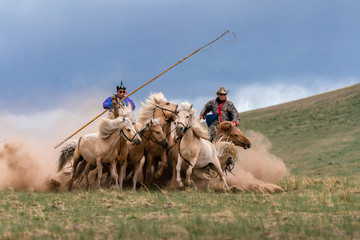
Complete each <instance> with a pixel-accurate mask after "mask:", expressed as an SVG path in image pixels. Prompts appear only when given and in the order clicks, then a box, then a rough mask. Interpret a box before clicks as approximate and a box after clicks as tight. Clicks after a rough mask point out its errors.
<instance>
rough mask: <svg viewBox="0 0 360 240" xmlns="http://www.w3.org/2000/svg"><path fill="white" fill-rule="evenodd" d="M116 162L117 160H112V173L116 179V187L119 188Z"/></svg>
mask: <svg viewBox="0 0 360 240" xmlns="http://www.w3.org/2000/svg"><path fill="white" fill-rule="evenodd" d="M116 163H117V162H116V161H112V162H111V166H110V173H111V178H113V179H114V180H115V188H116V189H119V182H118V173H117V169H116Z"/></svg>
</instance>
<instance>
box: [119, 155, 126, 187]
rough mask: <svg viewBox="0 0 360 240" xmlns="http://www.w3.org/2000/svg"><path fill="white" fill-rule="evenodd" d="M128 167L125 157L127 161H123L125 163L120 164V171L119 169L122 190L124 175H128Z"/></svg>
mask: <svg viewBox="0 0 360 240" xmlns="http://www.w3.org/2000/svg"><path fill="white" fill-rule="evenodd" d="M126 167H127V160H126V159H125V161H123V163H122V164H121V165H120V171H119V188H120V191H122V187H123V181H124V176H125V175H126Z"/></svg>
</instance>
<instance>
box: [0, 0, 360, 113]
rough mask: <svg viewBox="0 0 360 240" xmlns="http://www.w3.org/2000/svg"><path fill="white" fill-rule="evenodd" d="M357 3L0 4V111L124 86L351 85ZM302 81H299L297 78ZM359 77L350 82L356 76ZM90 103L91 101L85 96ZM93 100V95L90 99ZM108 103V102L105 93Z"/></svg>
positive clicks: (169, 92)
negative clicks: (227, 34) (229, 38)
mask: <svg viewBox="0 0 360 240" xmlns="http://www.w3.org/2000/svg"><path fill="white" fill-rule="evenodd" d="M359 5H360V3H358V1H325V0H320V1H310V0H309V1H296V2H294V1H285V0H272V1H266V2H264V1H225V2H224V1H223V2H221V3H220V2H218V3H214V2H209V1H136V2H133V1H76V2H74V1H61V2H51V1H31V2H29V1H26V2H20V3H19V2H14V1H1V2H0V31H1V35H0V46H1V47H0V79H1V88H0V106H5V107H7V108H11V109H12V110H14V109H15V107H13V106H16V109H15V110H21V109H22V110H27V111H32V110H36V109H50V108H52V107H54V105H55V106H56V105H60V104H62V101H63V96H64V95H66V94H72V93H74V94H75V93H77V92H79V91H81V92H84V91H86V90H87V89H88V88H94V89H99V90H100V91H101V92H108V93H109V94H110V95H111V93H112V92H113V90H114V87H115V86H116V84H118V83H119V81H120V80H124V81H125V82H126V85H127V87H128V89H135V88H137V87H138V86H140V85H142V84H143V83H145V82H146V81H148V80H150V79H152V78H153V77H155V76H156V75H157V74H159V73H160V72H162V71H164V70H165V69H166V68H167V67H169V66H171V65H172V64H175V63H176V62H177V61H179V60H181V59H182V58H183V57H185V56H187V55H188V54H190V53H191V52H193V51H194V50H196V49H197V48H198V47H201V46H202V45H204V44H206V43H207V42H209V41H211V40H213V39H215V38H216V37H217V36H219V35H220V34H222V33H223V32H224V31H225V30H227V29H230V30H231V31H233V32H234V33H235V34H236V37H237V39H236V41H234V42H225V41H218V42H216V43H214V44H213V45H212V47H211V48H210V49H209V50H208V51H200V52H199V53H197V54H196V55H194V56H193V57H191V58H190V59H188V60H187V61H185V62H183V63H181V64H180V65H179V66H177V67H176V68H174V69H172V70H171V71H169V72H168V73H166V74H165V75H164V76H162V77H161V78H159V79H158V80H157V81H155V82H153V83H151V84H150V85H149V86H147V87H146V88H145V89H144V90H142V91H140V92H139V93H137V96H134V97H135V99H139V100H140V99H143V98H144V97H145V96H146V95H147V94H148V93H149V92H150V91H162V92H164V93H165V94H166V96H171V97H173V98H178V99H184V98H185V99H186V98H189V99H191V97H192V96H194V95H197V96H199V95H201V96H212V95H213V92H214V90H215V89H217V88H218V87H219V85H226V86H228V87H230V88H237V87H241V86H248V85H251V84H258V85H260V86H261V84H266V85H267V86H268V85H269V84H271V83H272V82H274V83H279V82H280V83H283V84H285V85H286V84H290V85H296V84H298V85H301V86H303V87H309V86H311V83H312V81H313V79H314V78H316V79H323V82H324V84H331V83H332V82H338V81H339V80H343V79H352V80H351V82H354V79H355V82H356V81H359V80H358V79H360V77H359V75H360V69H359V68H358V66H357V65H358V63H359V62H360V61H359V60H360V52H359V51H360V50H359V48H358V42H359V40H360V39H359V38H360V30H359V29H360V17H359V16H360V15H359V14H358V12H357V9H359ZM299 79H302V82H298V80H299ZM356 79H357V80H356ZM90 97H91V96H90ZM96 97H98V98H101V96H96ZM104 97H106V96H104ZM168 98H169V97H168Z"/></svg>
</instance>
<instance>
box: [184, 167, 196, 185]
mask: <svg viewBox="0 0 360 240" xmlns="http://www.w3.org/2000/svg"><path fill="white" fill-rule="evenodd" d="M190 162H191V161H190ZM193 168H194V167H193V166H191V165H189V167H188V169H187V170H186V179H185V185H186V186H190V185H191V181H190V176H191V174H192V170H193Z"/></svg>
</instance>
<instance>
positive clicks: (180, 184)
mask: <svg viewBox="0 0 360 240" xmlns="http://www.w3.org/2000/svg"><path fill="white" fill-rule="evenodd" d="M178 188H179V189H181V190H184V188H185V186H184V184H183V183H182V182H179V183H178Z"/></svg>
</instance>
